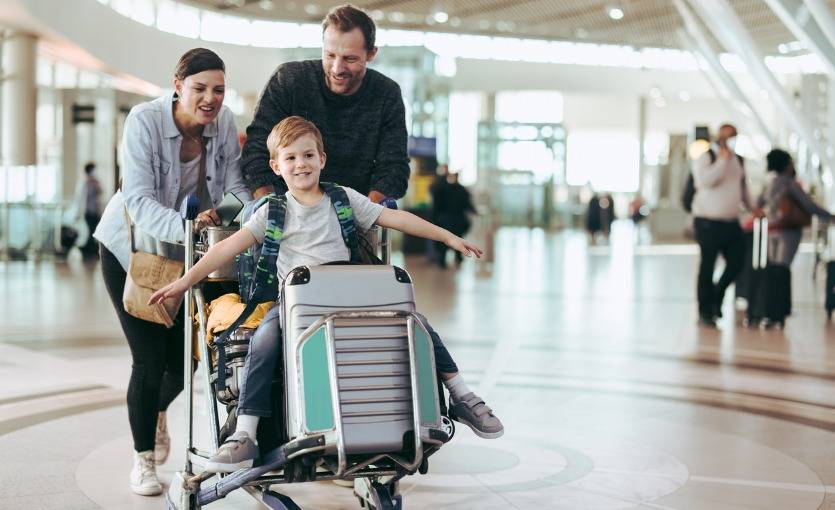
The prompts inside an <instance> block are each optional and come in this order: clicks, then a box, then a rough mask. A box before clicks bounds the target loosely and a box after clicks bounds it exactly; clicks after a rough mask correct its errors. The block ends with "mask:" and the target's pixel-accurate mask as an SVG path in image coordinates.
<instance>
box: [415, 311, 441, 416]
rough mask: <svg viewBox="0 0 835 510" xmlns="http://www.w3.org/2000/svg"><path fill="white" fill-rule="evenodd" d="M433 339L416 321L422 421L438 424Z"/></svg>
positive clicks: (416, 355)
mask: <svg viewBox="0 0 835 510" xmlns="http://www.w3.org/2000/svg"><path fill="white" fill-rule="evenodd" d="M431 346H432V340H430V339H429V335H427V334H426V331H424V330H423V328H422V327H420V325H419V324H418V323H417V321H415V363H416V364H417V366H416V367H415V370H417V381H418V398H419V399H420V422H421V423H423V424H432V425H434V424H436V423H437V422H438V406H437V404H436V403H435V395H437V394H438V387H437V383H436V379H435V367H434V364H433V363H432V352H431V349H432V347H431Z"/></svg>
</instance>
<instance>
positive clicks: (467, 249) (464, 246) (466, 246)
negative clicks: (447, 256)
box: [444, 235, 484, 259]
mask: <svg viewBox="0 0 835 510" xmlns="http://www.w3.org/2000/svg"><path fill="white" fill-rule="evenodd" d="M444 244H446V245H447V246H449V247H450V248H452V249H453V250H458V251H460V252H461V253H463V254H464V255H465V256H467V257H471V256H472V255H475V256H476V258H478V259H480V258H481V256H482V255H484V250H482V249H481V248H479V247H478V246H476V245H474V244H472V243H468V242H467V241H465V240H463V239H461V238H460V237H458V236H456V235H453V236H450V237H449V238H448V239H447V240H446V241H444Z"/></svg>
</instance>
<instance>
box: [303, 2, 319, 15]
mask: <svg viewBox="0 0 835 510" xmlns="http://www.w3.org/2000/svg"><path fill="white" fill-rule="evenodd" d="M304 12H306V13H308V14H310V15H312V16H315V15H316V14H319V6H318V5H316V4H307V5H305V6H304Z"/></svg>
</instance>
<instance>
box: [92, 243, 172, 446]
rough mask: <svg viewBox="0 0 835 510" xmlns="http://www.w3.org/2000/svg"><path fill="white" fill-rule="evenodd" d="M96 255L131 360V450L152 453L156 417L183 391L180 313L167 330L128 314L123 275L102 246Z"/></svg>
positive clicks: (129, 406) (119, 265) (129, 387)
mask: <svg viewBox="0 0 835 510" xmlns="http://www.w3.org/2000/svg"><path fill="white" fill-rule="evenodd" d="M100 255H101V272H102V276H104V285H105V287H107V293H108V294H110V300H111V301H112V302H113V308H115V309H116V315H117V316H118V317H119V323H120V324H121V325H122V331H124V333H125V337H126V338H127V340H128V345H129V346H130V352H131V356H132V357H133V364H132V367H131V374H130V382H129V384H128V394H127V400H128V419H129V421H130V430H131V433H132V434H133V448H134V449H135V450H136V451H137V452H144V451H147V450H153V449H154V442H155V436H156V427H157V414H158V413H159V412H160V411H164V410H166V409H167V408H168V405H169V404H170V403H171V402H172V401H173V400H174V398H175V397H176V396H177V395H178V394H179V393H180V391H182V389H183V355H184V351H185V349H184V333H183V314H182V313H178V314H177V319H176V321H175V323H174V326H172V327H171V329H168V328H166V327H165V326H162V325H160V324H155V323H153V322H148V321H144V320H142V319H137V318H136V317H134V316H132V315H129V314H128V313H127V312H125V308H124V306H123V305H122V293H123V292H124V289H125V279H126V278H127V273H125V270H124V269H122V266H121V264H119V261H118V260H117V259H116V257H115V256H114V255H113V253H111V252H110V251H109V250H108V249H107V248H105V247H104V246H101V252H100Z"/></svg>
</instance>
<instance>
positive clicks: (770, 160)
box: [765, 149, 792, 174]
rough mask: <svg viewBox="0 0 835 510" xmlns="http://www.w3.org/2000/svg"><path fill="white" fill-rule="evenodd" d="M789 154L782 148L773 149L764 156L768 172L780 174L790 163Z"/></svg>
mask: <svg viewBox="0 0 835 510" xmlns="http://www.w3.org/2000/svg"><path fill="white" fill-rule="evenodd" d="M791 160H792V157H791V154H789V153H788V152H786V151H784V150H783V149H774V150H772V151H771V152H769V153H768V154H767V155H766V156H765V161H766V163H767V164H768V171H769V172H777V173H778V174H781V173H783V172H785V171H786V169H787V168H788V167H789V163H791Z"/></svg>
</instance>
